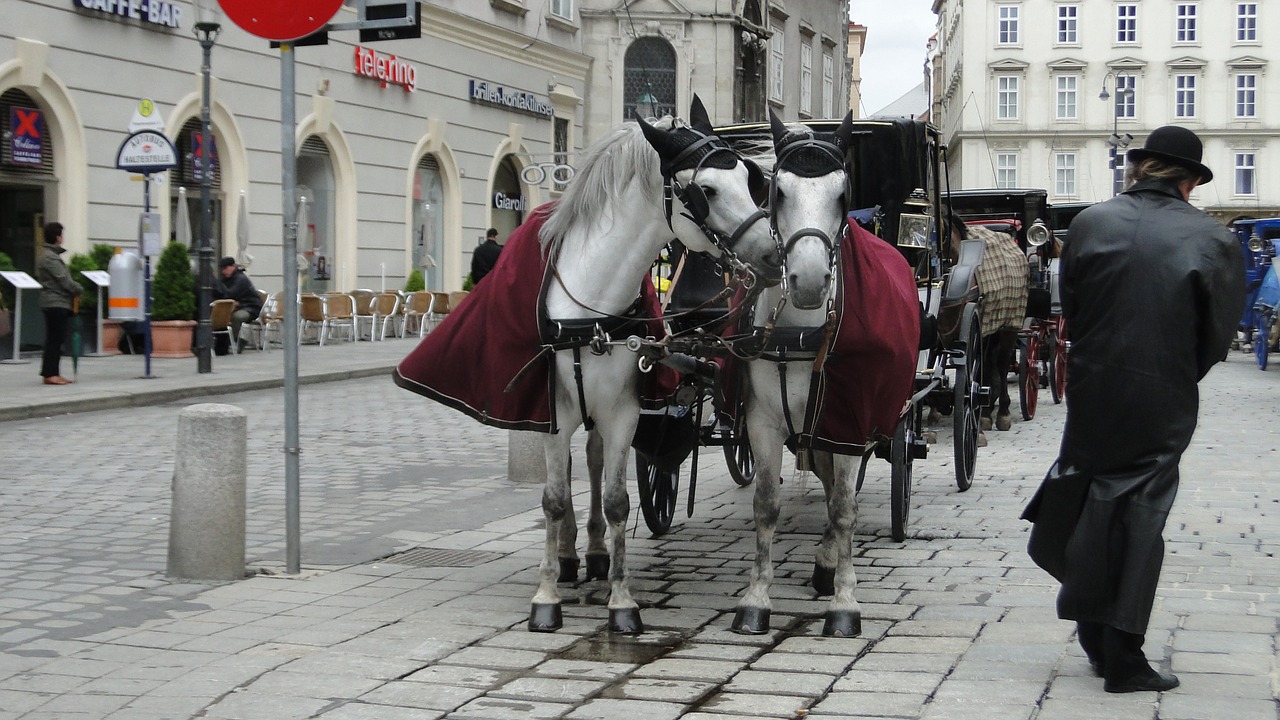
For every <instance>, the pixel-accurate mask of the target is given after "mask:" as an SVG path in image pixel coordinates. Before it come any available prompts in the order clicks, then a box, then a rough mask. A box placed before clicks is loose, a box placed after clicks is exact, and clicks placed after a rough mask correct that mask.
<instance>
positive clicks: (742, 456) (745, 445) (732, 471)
mask: <svg viewBox="0 0 1280 720" xmlns="http://www.w3.org/2000/svg"><path fill="white" fill-rule="evenodd" d="M724 460H725V462H726V463H728V465H729V477H731V478H733V481H734V482H735V483H737V484H738V486H739V487H746V486H748V485H750V484H751V481H752V480H754V479H755V477H756V456H755V455H754V454H752V452H751V438H749V437H747V413H746V411H745V410H744V409H742V408H739V409H738V417H737V418H736V419H735V420H734V422H733V437H732V438H728V439H726V441H725V444H724Z"/></svg>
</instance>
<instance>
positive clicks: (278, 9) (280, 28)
mask: <svg viewBox="0 0 1280 720" xmlns="http://www.w3.org/2000/svg"><path fill="white" fill-rule="evenodd" d="M218 4H219V5H221V6H222V11H223V12H225V13H226V14H227V17H229V18H231V21H232V22H234V23H235V24H236V25H239V26H240V28H241V29H242V30H244V31H245V32H247V33H249V34H251V35H257V36H258V37H260V38H266V39H268V40H275V41H277V42H285V41H288V40H297V39H298V38H302V37H306V36H308V35H310V34H311V33H313V32H315V31H317V30H319V29H321V28H323V27H324V26H325V25H327V24H328V23H329V21H330V20H332V19H333V16H334V15H336V14H337V12H338V8H341V7H342V0H218Z"/></svg>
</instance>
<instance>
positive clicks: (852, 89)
mask: <svg viewBox="0 0 1280 720" xmlns="http://www.w3.org/2000/svg"><path fill="white" fill-rule="evenodd" d="M866 48H867V27H866V26H865V25H859V24H858V23H856V22H851V23H849V56H848V59H847V60H846V63H847V66H848V68H849V107H851V108H853V116H854V117H855V118H860V117H862V116H863V115H865V114H866V113H864V112H863V109H862V52H863V51H864V50H866Z"/></svg>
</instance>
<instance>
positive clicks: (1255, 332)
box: [1231, 218, 1280, 370]
mask: <svg viewBox="0 0 1280 720" xmlns="http://www.w3.org/2000/svg"><path fill="white" fill-rule="evenodd" d="M1231 229H1232V232H1234V233H1235V234H1236V237H1237V238H1238V239H1239V240H1240V251H1241V253H1242V255H1243V257H1244V271H1245V302H1244V315H1243V317H1241V319H1240V330H1241V331H1242V332H1243V334H1244V339H1245V342H1247V343H1249V344H1250V346H1251V349H1252V350H1253V353H1254V357H1255V358H1256V359H1257V362H1258V368H1259V369H1262V370H1266V369H1267V360H1268V356H1269V355H1270V354H1271V353H1272V352H1273V351H1276V350H1280V344H1278V342H1277V341H1278V340H1280V337H1278V335H1280V333H1278V332H1277V330H1276V328H1277V321H1276V316H1277V308H1278V307H1280V280H1277V274H1276V255H1277V254H1278V253H1280V218H1267V219H1265V220H1254V219H1247V220H1246V219H1242V220H1236V221H1235V222H1233V223H1232V224H1231Z"/></svg>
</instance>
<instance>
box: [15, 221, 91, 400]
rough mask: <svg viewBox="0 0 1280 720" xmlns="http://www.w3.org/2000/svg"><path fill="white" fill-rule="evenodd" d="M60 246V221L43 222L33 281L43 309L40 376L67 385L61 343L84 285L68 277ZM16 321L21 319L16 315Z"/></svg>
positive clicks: (68, 273) (49, 382) (69, 381)
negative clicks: (38, 287) (42, 238)
mask: <svg viewBox="0 0 1280 720" xmlns="http://www.w3.org/2000/svg"><path fill="white" fill-rule="evenodd" d="M66 251H67V250H66V248H64V247H62V223H56V222H51V223H45V226H44V248H43V249H42V250H41V251H40V260H39V261H38V262H37V263H36V280H39V281H40V286H41V290H40V309H41V310H42V311H44V354H43V356H42V358H41V362H40V376H41V377H42V378H44V380H43V382H44V384H45V385H70V384H71V382H72V381H71V380H68V379H67V378H64V377H62V373H61V372H59V365H61V362H62V343H63V341H64V340H66V338H67V325H68V323H69V322H70V321H71V314H72V311H71V306H72V303H74V302H75V299H76V298H78V297H80V293H82V292H84V288H82V287H80V283H78V282H76V281H75V280H74V279H73V278H72V277H71V271H70V270H68V269H67V264H66V263H65V262H63V261H62V258H60V257H58V256H59V255H61V254H62V253H64V252H66ZM15 322H21V319H20V318H15Z"/></svg>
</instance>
